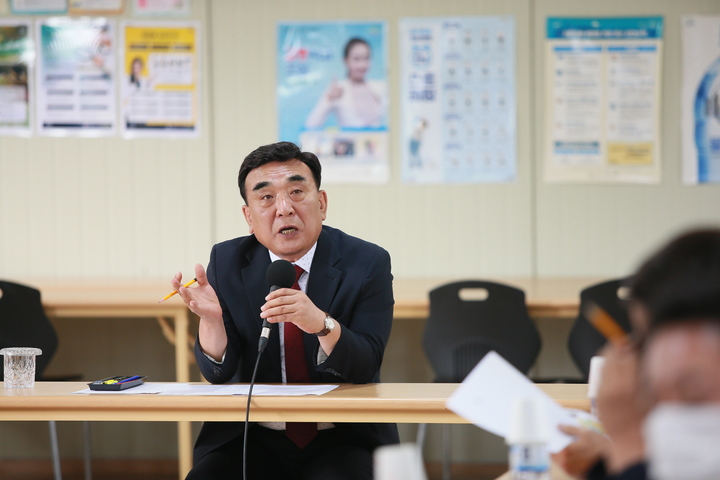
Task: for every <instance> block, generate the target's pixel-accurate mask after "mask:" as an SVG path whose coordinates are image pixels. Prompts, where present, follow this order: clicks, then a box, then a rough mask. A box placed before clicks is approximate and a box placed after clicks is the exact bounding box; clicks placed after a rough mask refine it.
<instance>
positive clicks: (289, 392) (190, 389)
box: [73, 383, 338, 397]
mask: <svg viewBox="0 0 720 480" xmlns="http://www.w3.org/2000/svg"><path fill="white" fill-rule="evenodd" d="M337 387H338V385H255V387H253V392H252V393H253V396H258V397H261V396H281V397H286V396H299V395H322V394H325V393H328V392H330V391H332V390H334V389H336V388H337ZM248 390H250V386H249V385H191V384H189V383H144V384H142V385H139V386H137V387H132V388H128V389H127V390H116V391H103V390H90V389H89V388H86V389H84V390H79V391H77V392H73V393H91V394H102V395H107V394H114V395H117V394H131V393H149V394H157V395H247V394H248Z"/></svg>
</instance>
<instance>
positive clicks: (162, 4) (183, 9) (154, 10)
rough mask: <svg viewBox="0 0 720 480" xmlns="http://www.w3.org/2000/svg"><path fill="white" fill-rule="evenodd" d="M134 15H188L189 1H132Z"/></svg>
mask: <svg viewBox="0 0 720 480" xmlns="http://www.w3.org/2000/svg"><path fill="white" fill-rule="evenodd" d="M132 1H133V12H134V13H135V15H145V16H154V15H178V16H187V15H189V14H190V0H132Z"/></svg>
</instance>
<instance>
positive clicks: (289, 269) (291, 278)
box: [242, 260, 295, 480]
mask: <svg viewBox="0 0 720 480" xmlns="http://www.w3.org/2000/svg"><path fill="white" fill-rule="evenodd" d="M265 279H266V280H267V283H268V285H270V292H274V291H275V290H277V289H279V288H292V286H293V284H294V283H295V267H294V266H293V264H292V263H290V262H288V261H287V260H275V261H274V262H272V263H271V264H270V266H269V267H268V269H267V272H266V273H265ZM271 329H272V324H271V323H270V322H268V321H267V320H263V325H262V330H261V334H260V338H259V339H258V353H257V357H256V358H255V367H253V373H252V377H251V378H250V388H249V389H248V398H247V405H246V406H245V431H244V432H243V452H242V455H243V472H242V474H243V480H247V439H248V427H249V426H250V400H251V399H252V391H253V387H254V386H255V376H256V375H257V370H258V365H260V356H261V355H262V353H263V352H264V351H265V347H266V346H267V344H268V340H269V337H270V331H271Z"/></svg>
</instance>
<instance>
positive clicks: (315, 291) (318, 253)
mask: <svg viewBox="0 0 720 480" xmlns="http://www.w3.org/2000/svg"><path fill="white" fill-rule="evenodd" d="M340 258H341V256H340V252H339V251H338V249H337V246H336V245H335V243H334V242H333V241H332V239H331V238H330V235H329V234H328V233H327V232H326V231H325V230H323V231H322V232H321V233H320V238H318V245H317V249H316V250H315V256H314V257H313V263H312V266H311V267H310V278H308V285H307V295H308V297H310V300H312V302H313V303H314V304H315V306H316V307H318V308H319V309H320V310H322V311H323V312H326V313H330V306H331V305H332V302H333V300H334V299H335V294H336V293H337V290H338V288H339V287H340V279H341V278H342V273H343V272H342V271H341V270H339V269H337V268H335V266H334V265H336V264H337V263H338V262H339V261H340ZM304 342H305V356H306V357H307V359H308V362H310V363H309V365H315V362H316V358H315V357H314V356H315V354H316V353H317V347H318V339H317V337H315V335H305V336H304ZM310 374H311V375H312V374H313V369H310Z"/></svg>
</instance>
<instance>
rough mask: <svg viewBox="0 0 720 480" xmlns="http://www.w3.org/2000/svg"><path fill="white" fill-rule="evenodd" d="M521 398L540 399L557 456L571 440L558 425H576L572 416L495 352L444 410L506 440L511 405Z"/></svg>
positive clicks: (457, 392)
mask: <svg viewBox="0 0 720 480" xmlns="http://www.w3.org/2000/svg"><path fill="white" fill-rule="evenodd" d="M521 398H539V399H541V401H542V403H543V405H544V407H545V412H546V415H547V419H548V424H549V425H550V434H551V436H550V443H549V444H548V448H549V450H550V452H552V453H557V452H559V451H560V450H562V449H563V448H565V447H566V446H568V445H569V444H570V443H571V442H572V441H573V437H571V436H570V435H566V434H564V433H562V432H561V431H560V430H558V428H557V426H558V425H559V424H565V425H577V420H576V419H575V416H574V414H573V413H572V412H571V411H570V410H568V409H565V408H563V407H562V406H560V404H558V403H557V402H556V401H555V400H553V399H552V398H550V396H549V395H547V394H546V393H545V392H543V391H542V390H540V389H539V388H538V387H537V385H535V384H534V383H533V382H532V381H530V379H529V378H527V377H526V376H525V375H523V374H522V373H520V372H519V371H518V370H517V369H516V368H515V367H513V366H512V365H511V364H510V363H508V362H507V361H506V360H505V359H504V358H502V357H501V356H500V355H498V354H497V353H496V352H490V353H488V354H487V355H486V356H485V358H483V359H482V360H481V361H480V363H478V364H477V366H475V368H474V369H473V370H472V372H470V374H469V375H468V376H467V378H465V381H463V383H462V384H461V385H460V387H459V388H458V389H457V390H455V392H454V393H453V394H452V396H451V397H450V398H449V399H448V401H447V407H448V408H449V409H450V410H452V411H453V412H455V413H457V414H458V415H460V416H461V417H463V418H465V419H467V420H470V421H471V422H473V423H474V424H475V425H477V426H478V427H480V428H482V429H483V430H487V431H488V432H490V433H494V434H495V435H499V436H501V437H503V438H504V437H505V436H506V435H507V433H508V431H509V428H510V416H511V413H512V409H513V405H514V404H515V402H516V401H517V400H518V399H521Z"/></svg>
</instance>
